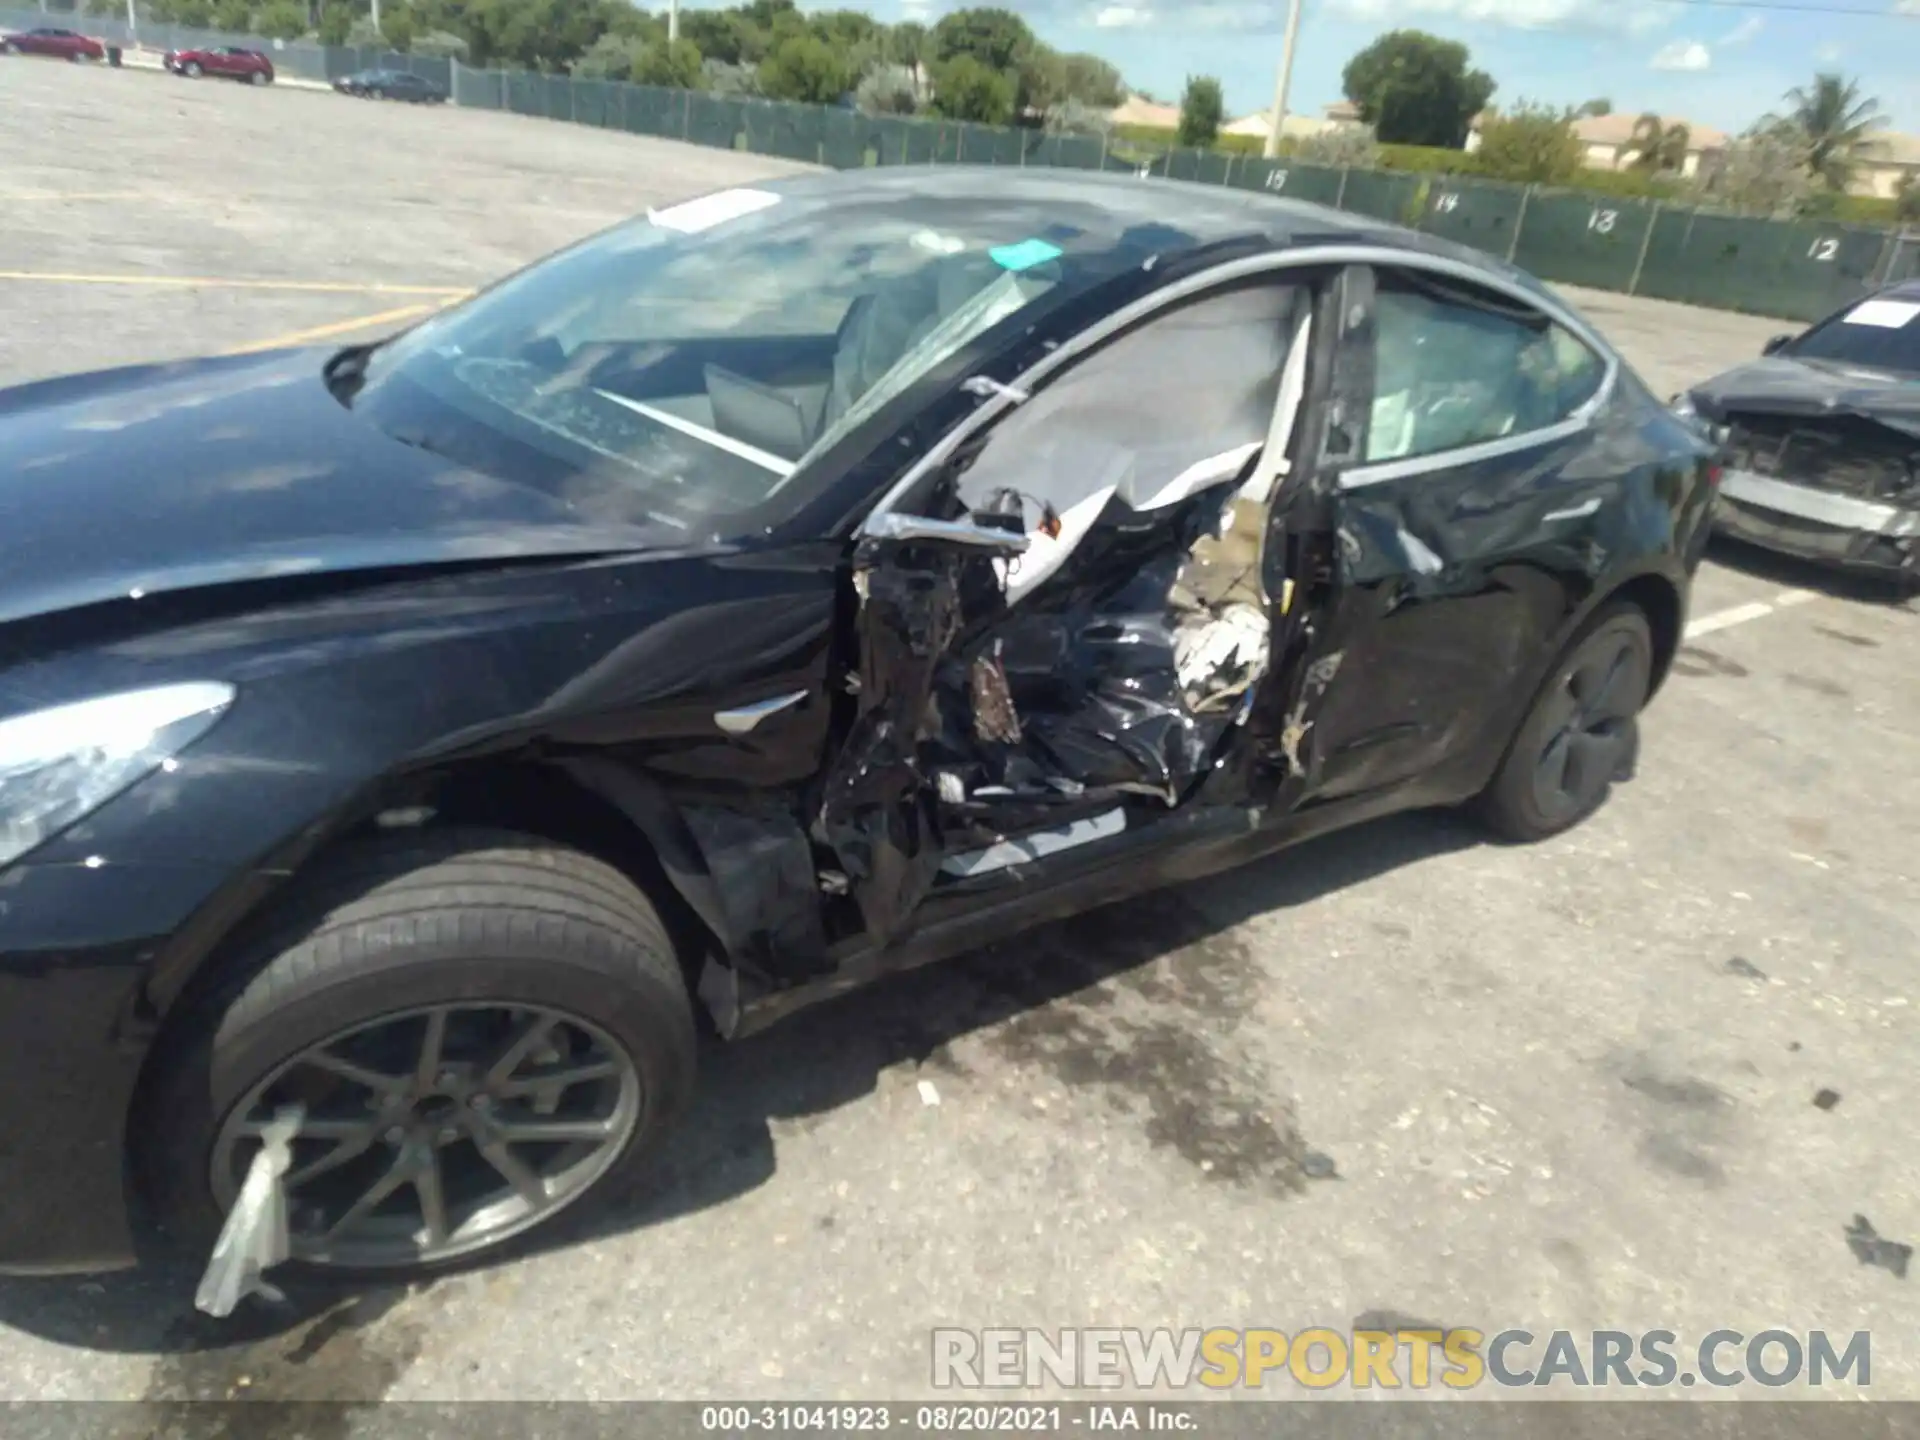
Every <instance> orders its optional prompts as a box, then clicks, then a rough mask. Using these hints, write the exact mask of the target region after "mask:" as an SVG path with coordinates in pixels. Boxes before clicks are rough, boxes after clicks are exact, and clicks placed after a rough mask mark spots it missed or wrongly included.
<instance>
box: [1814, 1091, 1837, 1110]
mask: <svg viewBox="0 0 1920 1440" xmlns="http://www.w3.org/2000/svg"><path fill="white" fill-rule="evenodd" d="M1813 1103H1814V1105H1815V1106H1816V1107H1818V1108H1819V1109H1821V1110H1831V1109H1833V1107H1834V1106H1836V1105H1838V1104H1839V1103H1840V1092H1839V1091H1838V1090H1828V1089H1824V1088H1822V1089H1819V1090H1816V1091H1814V1092H1813Z"/></svg>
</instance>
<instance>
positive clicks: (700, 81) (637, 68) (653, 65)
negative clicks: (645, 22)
mask: <svg viewBox="0 0 1920 1440" xmlns="http://www.w3.org/2000/svg"><path fill="white" fill-rule="evenodd" d="M633 81H634V83H635V84H636V85H660V86H663V87H665V88H666V89H669V90H703V89H705V88H706V83H707V79H706V71H705V69H704V67H703V62H702V57H701V54H700V47H699V46H698V45H696V44H694V43H693V42H692V41H691V40H687V39H680V40H675V41H673V42H672V43H671V44H669V43H668V42H667V41H665V40H660V41H656V42H655V43H654V44H652V45H643V46H642V48H641V51H640V54H639V57H638V59H636V60H635V62H634V65H633Z"/></svg>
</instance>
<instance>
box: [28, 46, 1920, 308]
mask: <svg viewBox="0 0 1920 1440" xmlns="http://www.w3.org/2000/svg"><path fill="white" fill-rule="evenodd" d="M49 24H60V25H66V26H70V27H72V28H83V29H85V30H87V31H88V33H91V34H94V35H97V36H98V37H99V38H100V39H101V40H103V41H105V42H107V43H108V44H117V45H122V46H125V47H129V48H131V47H135V46H138V47H141V48H144V49H146V50H151V51H163V50H167V49H186V48H204V47H212V46H218V45H246V46H249V47H251V48H253V49H258V50H262V51H264V52H265V53H267V54H268V55H270V56H271V57H272V58H273V62H274V66H275V68H276V69H277V70H278V71H279V72H280V73H281V74H282V75H285V76H288V77H290V78H298V79H306V80H314V81H332V80H335V79H338V78H339V77H340V76H342V75H346V74H350V73H352V72H353V71H356V70H361V69H370V68H380V69H390V70H409V71H412V72H413V73H415V74H418V75H420V76H422V77H424V78H426V79H429V80H432V81H435V82H436V83H438V84H439V85H441V86H442V87H444V88H445V89H446V90H447V91H448V92H449V93H450V95H451V96H452V100H453V103H454V104H456V105H463V106H466V107H469V108H471V109H477V110H503V111H508V112H511V113H513V114H516V115H532V116H537V117H540V118H542V119H548V120H563V121H566V122H568V123H570V124H576V125H594V126H598V127H601V128H603V129H610V130H624V131H627V132H629V133H631V134H635V135H653V136H658V137H661V138H665V139H670V140H684V141H687V142H690V143H692V144H695V145H706V146H711V147H714V148H716V149H722V150H741V151H747V152H750V153H753V154H759V155H775V156H779V157H781V158H783V159H788V160H800V161H807V162H810V163H813V164H817V165H826V166H831V167H833V168H835V169H842V170H853V169H860V168H862V167H865V166H871V165H926V164H940V165H948V164H952V165H958V164H966V165H1021V166H1060V167H1066V168H1072V169H1081V170H1110V171H1117V172H1121V173H1127V174H1133V175H1137V176H1140V177H1141V178H1143V179H1146V178H1152V177H1163V178H1167V179H1173V180H1187V181H1193V182H1196V183H1199V184H1206V185H1227V186H1233V187H1235V188H1238V189H1243V190H1258V191H1261V192H1263V193H1266V194H1270V195H1276V196H1283V197H1285V198H1286V199H1289V200H1301V201H1310V202H1313V203H1315V204H1320V205H1328V206H1332V207H1334V208H1336V209H1340V210H1345V211H1348V212H1350V213H1353V214H1356V215H1363V216H1367V217H1370V218H1373V219H1376V220H1381V221H1385V222H1388V223H1391V224H1397V225H1406V226H1411V227H1413V228H1415V229H1419V230H1423V231H1426V232H1427V233H1429V234H1433V235H1439V236H1444V237H1445V238H1447V239H1449V240H1454V241H1457V242H1459V243H1461V244H1463V245H1469V246H1472V247H1474V248H1476V249H1479V250H1483V251H1486V252H1488V253H1490V254H1493V255H1497V256H1499V257H1501V258H1503V259H1506V260H1510V261H1512V262H1513V263H1514V264H1516V265H1519V266H1521V267H1522V268H1523V269H1526V270H1529V271H1531V272H1532V273H1533V274H1535V275H1537V276H1539V277H1540V278H1541V279H1543V280H1549V281H1557V282H1560V283H1563V284H1569V285H1582V286H1587V287H1589V288H1592V289H1598V290H1613V291H1619V292H1621V293H1623V294H1628V295H1646V296H1651V297H1653V298H1655V299H1660V300H1675V301H1680V302H1683V303H1686V304H1690V305H1704V306H1709V307H1711V308H1714V309H1721V310H1738V311H1745V312H1748V313H1750V314H1756V315H1769V316H1778V317H1780V318H1783V319H1789V320H1801V321H1812V320H1817V319H1820V318H1821V317H1822V316H1824V315H1827V314H1829V313H1831V312H1832V311H1833V310H1835V309H1838V308H1839V307H1840V306H1842V305H1844V304H1846V303H1847V302H1848V301H1850V300H1853V299H1855V298H1857V297H1858V296H1860V295H1861V294H1863V293H1865V292H1866V291H1868V290H1870V289H1872V288H1874V287H1876V286H1878V285H1881V284H1885V283H1888V282H1890V281H1894V280H1903V279H1911V278H1920V233H1896V232H1893V231H1888V230H1881V229H1876V228H1871V227H1866V226H1858V225H1841V224H1826V223H1822V222H1818V221H1812V220H1763V219H1756V218H1753V217H1750V216H1741V215H1732V214H1725V213H1720V212H1715V211H1711V210H1704V209H1697V208H1693V207H1689V206H1683V205H1675V204H1672V203H1669V202H1662V201H1652V200H1629V199H1619V198H1614V197H1609V196H1602V195H1596V194H1591V193H1585V192H1581V191H1578V190H1571V189H1554V188H1550V187H1542V186H1522V185H1509V184H1502V183H1499V182H1497V181H1490V180H1467V179H1463V178H1460V177H1455V176H1438V175H1434V176H1425V175H1411V174H1405V173H1400V172H1394V171H1383V170H1361V169H1330V168H1326V167H1320V166H1312V165H1295V164H1292V163H1290V162H1288V161H1286V160H1267V159H1263V158H1260V157H1257V156H1245V155H1227V154H1222V153H1219V152H1216V151H1202V150H1178V149H1172V150H1169V149H1163V148H1156V147H1153V146H1151V145H1143V144H1141V143H1138V142H1134V141H1129V140H1123V139H1119V138H1117V137H1112V138H1110V137H1105V136H1089V135H1057V134H1049V133H1047V132H1044V131H1039V130H1026V129H1009V128H1003V127H997V126H990V125H972V124H965V123H961V122H958V121H941V120H923V119H903V118H898V117H892V116H879V115H866V114H862V113H860V112H859V111H856V110H850V109H841V108H834V107H827V106H818V105H793V104H786V103H782V102H780V101H774V100H759V99H736V98H726V97H722V96H717V95H711V94H706V93H703V92H698V91H688V90H668V89H660V88H656V87H652V86H646V85H629V84H626V83H624V82H620V81H613V80H591V79H585V78H579V79H576V78H573V77H570V76H565V75H539V74H530V73H527V72H524V71H509V70H482V69H476V68H473V67H470V66H467V65H463V64H461V63H460V62H459V61H458V60H452V59H448V58H445V57H442V56H432V55H403V54H398V53H395V52H392V51H385V50H374V49H367V48H356V47H353V46H342V45H324V46H323V45H315V44H310V43H306V42H299V41H281V40H265V39H261V38H259V37H257V36H243V35H227V34H219V33H215V32H213V31H207V30H195V29H190V28H188V27H184V26H175V25H159V24H151V23H142V24H140V25H139V27H138V29H137V31H136V30H135V29H134V28H133V27H130V26H129V25H128V24H127V22H126V20H125V19H124V18H118V17H111V16H101V15H89V16H85V17H73V16H53V15H48V14H45V13H42V12H38V11H6V10H0V30H6V29H28V28H32V27H33V26H34V25H49Z"/></svg>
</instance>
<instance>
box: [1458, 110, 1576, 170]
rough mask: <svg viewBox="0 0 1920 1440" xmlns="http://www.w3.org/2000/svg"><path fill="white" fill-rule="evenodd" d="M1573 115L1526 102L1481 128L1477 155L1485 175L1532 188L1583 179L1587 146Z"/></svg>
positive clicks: (1482, 124) (1494, 116)
mask: <svg viewBox="0 0 1920 1440" xmlns="http://www.w3.org/2000/svg"><path fill="white" fill-rule="evenodd" d="M1572 118H1573V117H1572V116H1570V115H1569V114H1567V113H1566V112H1565V111H1561V110H1555V109H1553V108H1551V107H1550V106H1546V105H1534V104H1531V103H1530V102H1528V101H1525V100H1522V101H1521V102H1520V103H1519V104H1518V105H1516V106H1514V107H1513V109H1512V110H1509V111H1506V112H1504V113H1502V114H1498V115H1491V116H1489V117H1488V118H1487V119H1486V120H1485V121H1483V122H1482V123H1481V126H1480V149H1479V150H1478V151H1477V152H1475V157H1474V158H1475V159H1476V161H1477V162H1478V165H1479V169H1480V170H1481V171H1482V173H1484V174H1487V175H1490V176H1493V177H1494V178H1496V179H1500V180H1512V181H1516V182H1519V183H1523V184H1529V185H1564V184H1565V183H1566V182H1567V181H1569V180H1571V179H1573V178H1574V177H1575V176H1576V175H1578V174H1579V173H1580V171H1581V169H1582V167H1583V165H1584V162H1585V160H1586V147H1585V146H1583V145H1582V144H1581V143H1580V137H1579V136H1577V135H1575V134H1574V133H1573V125H1572Z"/></svg>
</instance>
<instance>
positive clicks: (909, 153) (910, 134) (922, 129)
mask: <svg viewBox="0 0 1920 1440" xmlns="http://www.w3.org/2000/svg"><path fill="white" fill-rule="evenodd" d="M899 123H900V126H901V128H902V131H903V134H902V136H901V147H902V148H901V151H900V163H901V164H903V165H931V164H932V163H933V155H934V151H935V150H936V149H937V148H938V147H939V143H940V126H939V125H938V124H937V123H935V122H934V121H932V120H902V121H900V122H899Z"/></svg>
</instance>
